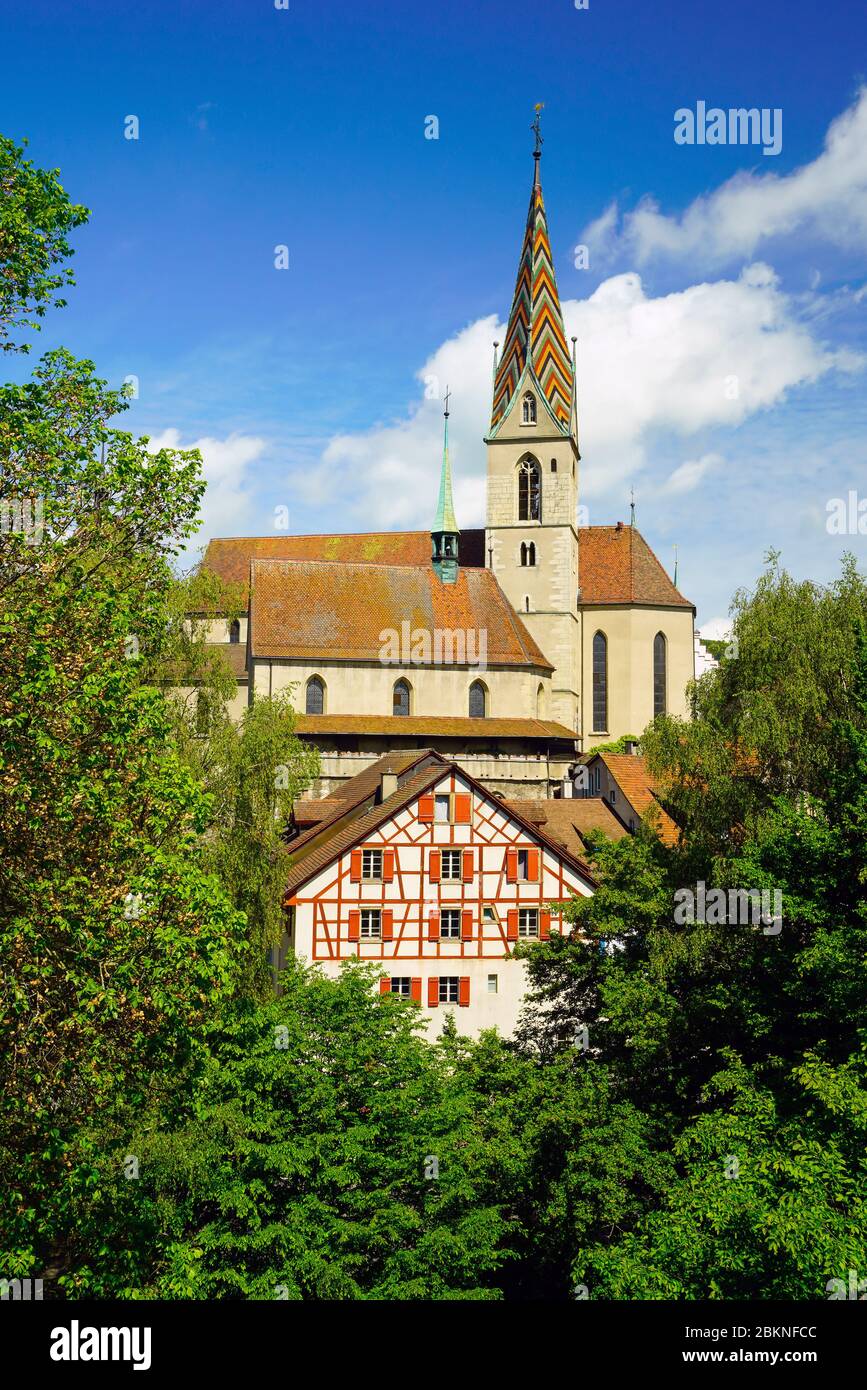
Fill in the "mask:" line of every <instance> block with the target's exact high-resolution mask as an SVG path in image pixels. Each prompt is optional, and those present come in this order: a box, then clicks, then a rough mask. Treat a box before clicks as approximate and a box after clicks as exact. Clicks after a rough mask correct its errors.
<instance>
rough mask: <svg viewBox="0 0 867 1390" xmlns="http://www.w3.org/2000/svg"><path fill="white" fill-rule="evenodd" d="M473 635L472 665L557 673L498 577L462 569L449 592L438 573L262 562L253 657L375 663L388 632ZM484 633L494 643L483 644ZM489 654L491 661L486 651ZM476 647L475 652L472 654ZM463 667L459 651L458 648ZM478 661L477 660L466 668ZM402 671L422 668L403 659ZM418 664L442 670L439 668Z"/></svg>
mask: <svg viewBox="0 0 867 1390" xmlns="http://www.w3.org/2000/svg"><path fill="white" fill-rule="evenodd" d="M404 624H408V628H407V629H406V631H407V633H408V634H409V640H411V634H412V633H413V632H415V631H420V632H421V633H423V634H427V636H428V640H429V641H431V642H432V641H433V638H434V634H437V633H439V634H440V638H441V640H445V639H444V635H445V634H447V633H460V634H464V646H465V660H464V661H463V662H459V663H458V662H456V663H455V664H460V665H476V664H477V663H478V660H479V658H480V657H484V659H485V661H486V663H487V666H488V667H496V666H512V667H516V666H517V667H532V668H536V669H538V670H540V671H544V672H546V673H547V672H549V671H551V670H553V667H552V666H551V663H550V661H548V659H547V658H546V657H545V656H544V655H543V653H542V652H541V651H540V649H539V647H538V646H537V645H536V643H535V642H534V641H533V638H532V637H531V636H530V634H529V632H528V631H527V629H526V628H525V627H524V624H523V623H522V622H521V619H520V618H519V617H518V615H517V613H516V612H515V610H514V609H513V608H512V606H511V604H510V603H509V601H508V599H507V598H506V595H505V594H504V593H503V591H502V589H501V588H500V586H499V584H498V583H497V581H496V579H495V578H494V575H493V574H492V573H491V571H490V570H483V569H476V570H465V569H461V570H460V571H459V573H458V575H457V579H456V580H455V583H454V584H443V583H442V581H441V580H440V578H439V576H438V575H437V574H436V572H435V571H434V569H433V568H432V566H431V565H430V564H427V565H424V566H416V565H376V564H354V563H347V564H342V563H333V562H326V561H320V560H295V561H285V560H253V562H252V564H251V567H250V650H251V653H252V655H253V656H254V657H265V658H268V657H271V658H273V659H275V660H280V659H281V658H282V659H286V660H288V659H290V658H294V659H297V660H314V661H376V662H380V661H382V659H383V639H382V638H381V636H380V634H381V633H382V632H383V631H385V630H389V631H390V632H393V633H395V634H396V639H395V640H396V641H398V640H399V639H400V637H401V634H402V632H403V631H404ZM481 634H486V635H485V637H484V639H483V638H482V635H481ZM482 640H484V641H485V643H486V647H487V650H486V652H483V651H482V649H481V645H480V644H481V642H482ZM471 648H472V650H471ZM452 651H453V656H452V660H454V652H455V648H452ZM466 655H469V660H467V659H466ZM394 664H395V665H396V666H401V667H402V668H404V669H405V668H406V666H407V665H410V666H411V665H413V664H416V663H415V662H414V661H413V660H412V659H411V658H410V659H407V657H404V656H403V655H401V657H400V659H398V660H395V663H394ZM418 664H420V665H421V664H423V665H440V664H442V659H441V660H440V661H431V660H428V661H425V662H420V663H418Z"/></svg>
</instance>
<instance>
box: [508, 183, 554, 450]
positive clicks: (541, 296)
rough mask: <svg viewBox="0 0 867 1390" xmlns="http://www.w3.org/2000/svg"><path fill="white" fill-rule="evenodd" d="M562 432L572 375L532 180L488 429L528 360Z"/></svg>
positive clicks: (540, 209) (544, 219)
mask: <svg viewBox="0 0 867 1390" xmlns="http://www.w3.org/2000/svg"><path fill="white" fill-rule="evenodd" d="M528 339H529V342H530V351H529V367H530V371H531V372H532V374H533V376H534V377H535V379H536V383H537V384H538V389H539V390H540V391H541V393H542V395H543V397H544V398H545V400H546V401H547V403H548V406H549V407H550V410H551V414H552V416H553V417H554V420H555V421H556V422H557V424H558V425H559V427H560V429H561V430H562V432H563V434H567V433H568V431H569V425H570V419H571V414H572V394H573V390H574V380H573V373H572V359H571V357H570V356H569V349H568V347H567V346H566V334H565V331H564V329H563V315H562V312H561V309H560V296H559V295H558V293H557V281H556V278H555V275H554V262H553V258H552V256H551V243H550V241H549V238H548V219H547V217H546V215H545V203H544V200H543V198H542V188H541V185H540V184H539V183H538V182H534V184H533V189H532V192H531V194H530V207H529V210H528V213H527V226H526V229H525V232H524V241H523V245H522V246H521V256H520V260H519V261H518V277H517V281H516V283H515V294H514V297H513V299H512V308H511V311H510V313H509V323H508V327H507V329H506V337H505V340H504V343H503V352H502V356H501V357H500V360H499V363H498V365H497V371H496V375H495V377H494V403H493V409H492V411H491V429H492V430H493V429H495V428H496V426H497V425H498V424H499V422H500V420H501V419H502V418H503V416H504V415H505V414H506V411H507V410H508V408H509V403H510V402H511V400H512V397H513V396H514V394H515V392H516V391H517V389H518V386H519V384H520V382H521V379H522V377H523V375H524V369H525V367H526V366H527V365H528V363H527V358H528V353H527V343H528Z"/></svg>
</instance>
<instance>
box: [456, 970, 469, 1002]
mask: <svg viewBox="0 0 867 1390" xmlns="http://www.w3.org/2000/svg"><path fill="white" fill-rule="evenodd" d="M469 1002H470V977H469V975H461V977H460V979H459V980H458V1003H459V1004H460V1005H461V1007H462V1008H464V1009H465V1008H466V1007H467V1005H468V1004H469Z"/></svg>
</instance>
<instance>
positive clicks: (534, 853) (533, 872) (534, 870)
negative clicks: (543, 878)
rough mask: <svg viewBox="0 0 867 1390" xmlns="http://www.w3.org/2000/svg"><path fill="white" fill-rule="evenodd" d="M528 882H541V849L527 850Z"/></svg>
mask: <svg viewBox="0 0 867 1390" xmlns="http://www.w3.org/2000/svg"><path fill="white" fill-rule="evenodd" d="M527 882H528V883H538V882H539V851H538V850H537V849H531V850H528V851H527Z"/></svg>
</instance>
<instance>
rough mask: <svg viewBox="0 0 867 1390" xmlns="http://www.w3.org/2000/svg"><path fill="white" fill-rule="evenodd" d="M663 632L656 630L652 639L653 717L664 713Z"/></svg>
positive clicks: (664, 653)
mask: <svg viewBox="0 0 867 1390" xmlns="http://www.w3.org/2000/svg"><path fill="white" fill-rule="evenodd" d="M665 667H666V650H665V634H664V633H662V632H658V633H657V634H656V636H655V637H654V639H653V717H654V719H655V718H656V716H657V715H658V714H665V687H666V678H665V677H666V669H665Z"/></svg>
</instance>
